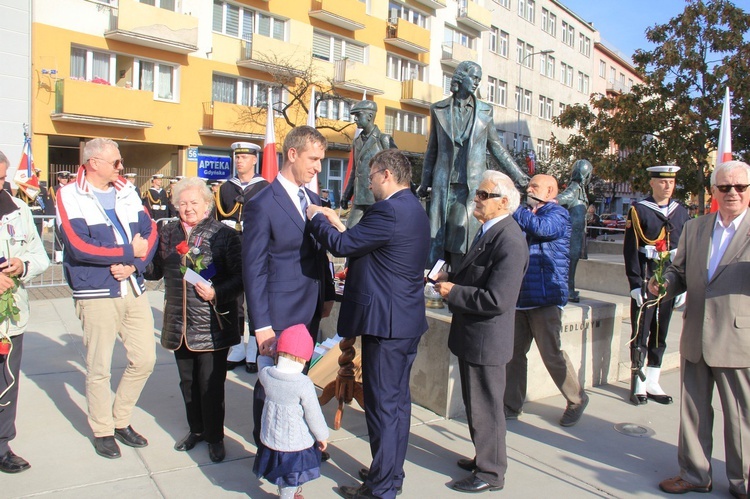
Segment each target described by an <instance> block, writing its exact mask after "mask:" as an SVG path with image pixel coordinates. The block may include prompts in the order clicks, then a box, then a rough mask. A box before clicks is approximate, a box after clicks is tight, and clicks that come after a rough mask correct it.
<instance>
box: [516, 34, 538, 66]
mask: <svg viewBox="0 0 750 499" xmlns="http://www.w3.org/2000/svg"><path fill="white" fill-rule="evenodd" d="M533 53H534V46H533V45H529V44H528V43H526V42H524V41H523V40H520V39H519V40H517V41H516V55H517V57H518V63H519V64H523V65H524V66H526V67H527V68H529V69H534V58H533V57H532V56H531V54H533Z"/></svg>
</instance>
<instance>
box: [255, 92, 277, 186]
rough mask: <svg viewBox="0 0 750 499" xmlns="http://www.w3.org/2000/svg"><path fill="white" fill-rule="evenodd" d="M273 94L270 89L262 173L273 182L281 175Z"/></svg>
mask: <svg viewBox="0 0 750 499" xmlns="http://www.w3.org/2000/svg"><path fill="white" fill-rule="evenodd" d="M271 98H272V93H271V89H270V88H269V89H268V116H267V118H266V141H265V143H264V144H263V164H262V165H261V168H260V171H261V175H262V176H263V178H264V179H266V180H267V181H269V182H273V181H274V179H275V178H276V176H277V175H278V174H279V162H278V160H277V159H276V129H275V128H274V126H273V119H274V114H273V106H272V102H271Z"/></svg>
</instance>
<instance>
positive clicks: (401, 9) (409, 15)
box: [388, 2, 430, 29]
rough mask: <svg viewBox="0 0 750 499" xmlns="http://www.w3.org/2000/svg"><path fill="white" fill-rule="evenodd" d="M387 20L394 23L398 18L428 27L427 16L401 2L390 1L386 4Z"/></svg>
mask: <svg viewBox="0 0 750 499" xmlns="http://www.w3.org/2000/svg"><path fill="white" fill-rule="evenodd" d="M388 12H389V19H388V20H389V22H391V23H393V24H395V23H396V22H397V21H398V19H403V20H404V21H409V22H410V23H412V24H416V25H417V26H419V27H421V28H425V29H430V25H429V21H428V20H429V16H427V15H426V14H424V13H422V12H419V11H418V10H415V9H412V8H411V7H409V6H408V5H404V4H401V3H396V2H391V3H390V4H389V5H388Z"/></svg>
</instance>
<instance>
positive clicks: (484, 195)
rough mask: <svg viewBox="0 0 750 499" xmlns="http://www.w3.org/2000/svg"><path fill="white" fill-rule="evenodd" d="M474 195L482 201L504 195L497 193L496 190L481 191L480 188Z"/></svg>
mask: <svg viewBox="0 0 750 499" xmlns="http://www.w3.org/2000/svg"><path fill="white" fill-rule="evenodd" d="M474 195H475V196H476V197H477V199H479V200H480V201H487V200H488V199H489V198H501V197H503V195H502V194H495V193H494V192H487V191H480V190H479V189H477V190H476V192H475V193H474Z"/></svg>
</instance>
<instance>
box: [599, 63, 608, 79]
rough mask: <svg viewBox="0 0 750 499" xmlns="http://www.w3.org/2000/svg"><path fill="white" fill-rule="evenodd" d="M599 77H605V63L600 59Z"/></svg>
mask: <svg viewBox="0 0 750 499" xmlns="http://www.w3.org/2000/svg"><path fill="white" fill-rule="evenodd" d="M599 76H601V77H602V78H606V77H607V63H606V62H604V61H602V60H601V59H600V60H599Z"/></svg>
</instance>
